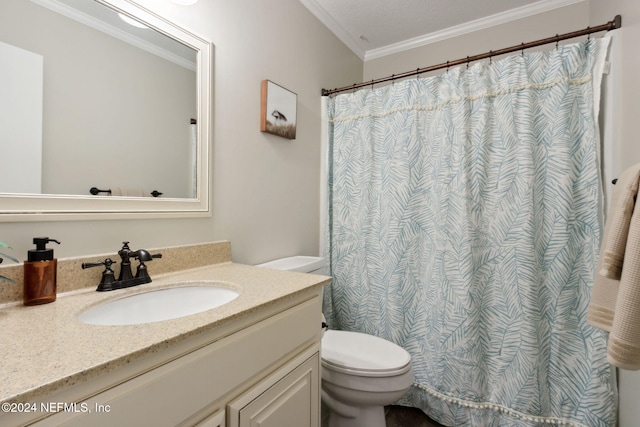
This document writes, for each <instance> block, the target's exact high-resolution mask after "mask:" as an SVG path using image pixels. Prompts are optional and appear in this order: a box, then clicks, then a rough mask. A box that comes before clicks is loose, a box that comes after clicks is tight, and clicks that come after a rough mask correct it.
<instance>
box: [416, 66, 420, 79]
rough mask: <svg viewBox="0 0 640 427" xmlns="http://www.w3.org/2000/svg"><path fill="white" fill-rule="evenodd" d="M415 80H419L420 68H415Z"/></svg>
mask: <svg viewBox="0 0 640 427" xmlns="http://www.w3.org/2000/svg"><path fill="white" fill-rule="evenodd" d="M416 75H417V76H416V80H418V79H419V78H420V68H416Z"/></svg>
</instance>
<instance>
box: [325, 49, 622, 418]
mask: <svg viewBox="0 0 640 427" xmlns="http://www.w3.org/2000/svg"><path fill="white" fill-rule="evenodd" d="M595 50H596V42H595V40H588V41H585V42H581V43H577V44H572V45H567V46H560V47H556V48H555V49H552V50H550V51H546V52H534V53H524V54H517V55H513V56H509V57H507V58H505V59H502V60H499V61H493V62H491V63H477V64H474V65H473V66H470V67H464V66H463V67H459V68H455V69H450V70H448V71H447V72H445V73H442V74H441V75H438V76H433V77H427V78H418V79H411V80H405V81H402V82H397V83H395V84H393V85H389V86H385V87H379V88H375V89H367V90H361V91H357V92H355V93H349V94H343V95H338V96H335V97H333V98H325V101H324V102H325V103H326V105H325V108H326V114H327V120H328V127H327V133H328V135H327V137H328V150H327V156H328V158H327V165H328V166H327V184H328V185H327V187H326V195H327V199H328V203H327V205H326V206H327V212H326V227H325V230H324V231H325V239H326V252H327V253H326V256H327V258H328V259H329V260H330V263H329V264H330V265H329V268H330V274H331V275H332V276H333V283H332V285H331V286H330V287H327V288H326V289H325V293H324V313H325V315H326V317H327V319H328V322H329V325H330V327H332V328H334V329H344V330H353V331H360V332H365V333H369V334H373V335H377V336H381V337H383V338H386V339H388V340H390V341H392V342H395V343H397V344H399V345H401V346H402V347H403V348H405V349H406V350H407V351H409V352H410V354H411V356H412V363H413V369H414V384H413V386H412V388H411V390H410V391H409V393H408V394H407V395H406V396H405V397H404V398H403V399H402V400H401V401H400V402H399V403H400V404H403V405H407V406H414V407H418V408H421V409H422V410H423V411H424V412H426V413H427V414H428V415H429V416H431V417H432V418H433V419H435V420H437V421H439V422H440V423H442V424H444V425H448V426H472V427H479V426H547V425H548V426H557V425H563V426H613V425H615V421H616V396H615V390H614V385H613V382H612V376H611V367H610V365H609V364H608V363H607V362H606V351H605V349H606V336H605V335H604V333H603V332H602V331H599V330H597V329H595V328H593V327H590V326H589V325H588V324H587V322H586V309H587V305H588V302H589V297H590V290H591V285H592V283H593V277H594V268H595V265H596V261H597V254H598V247H599V238H600V224H599V221H600V218H599V208H598V206H599V204H600V200H601V199H600V196H601V195H600V181H599V166H598V141H597V136H596V124H595V121H594V105H593V88H592V84H593V80H594V79H593V78H592V73H591V71H592V65H593V61H594V53H595Z"/></svg>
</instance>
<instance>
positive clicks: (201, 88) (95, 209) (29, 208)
mask: <svg viewBox="0 0 640 427" xmlns="http://www.w3.org/2000/svg"><path fill="white" fill-rule="evenodd" d="M96 1H97V2H99V3H102V4H104V5H106V6H108V7H110V8H112V9H115V10H117V11H119V12H121V13H123V14H125V15H129V16H131V17H135V18H136V19H137V20H139V21H142V22H144V23H145V24H146V25H148V26H149V27H152V28H153V29H155V30H157V31H159V32H161V33H164V34H166V35H167V36H169V37H171V38H174V39H176V40H178V41H179V42H181V43H183V44H185V45H187V46H190V47H192V48H193V49H195V50H196V51H197V52H198V56H197V57H198V60H197V73H196V74H197V103H198V109H197V123H198V127H197V143H198V146H197V147H198V149H197V150H198V151H197V152H198V161H197V190H196V197H195V198H193V199H177V198H176V199H174V198H155V197H110V196H89V195H87V196H77V195H52V194H43V195H39V194H18V193H15V194H14V193H11V194H9V193H3V194H0V222H26V221H65V220H96V219H135V218H157V217H163V218H182V217H203V216H210V215H211V206H210V201H209V147H210V143H211V88H212V78H213V73H212V62H213V45H212V44H211V43H210V42H208V41H206V40H204V39H202V38H200V37H198V36H196V35H194V34H192V33H190V32H189V31H186V30H185V29H183V28H180V27H178V26H177V25H175V24H173V23H171V22H169V21H167V20H166V19H164V18H162V17H160V16H158V15H156V14H154V13H153V12H150V11H148V10H146V9H144V8H142V7H140V6H139V5H137V4H134V3H132V2H131V1H130V0H96ZM105 167H106V166H105Z"/></svg>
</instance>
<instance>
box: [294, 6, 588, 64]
mask: <svg viewBox="0 0 640 427" xmlns="http://www.w3.org/2000/svg"><path fill="white" fill-rule="evenodd" d="M582 1H585V0H300V2H301V3H302V4H304V5H305V6H306V7H307V8H308V9H309V10H310V11H311V13H313V14H314V15H315V16H316V17H317V18H318V19H319V20H320V21H321V22H322V23H323V24H324V25H326V26H327V27H328V28H329V29H330V30H331V31H332V32H333V33H334V34H335V35H336V36H337V37H338V38H339V39H340V40H342V42H343V43H344V44H345V45H347V46H348V47H349V48H350V49H351V50H352V51H353V52H354V53H355V54H356V55H358V56H359V57H360V58H362V59H363V60H365V61H366V60H369V59H375V58H379V57H382V56H385V55H389V54H391V53H396V52H400V51H403V50H407V49H411V48H414V47H418V46H422V45H425V44H428V43H432V42H435V41H438V40H443V39H445V38H448V37H454V36H456V35H460V34H464V33H468V32H471V31H477V30H479V29H482V28H487V27H490V26H493V25H497V24H500V23H503V22H508V21H512V20H514V19H519V18H524V17H526V16H530V15H534V14H537V13H540V12H545V11H549V10H553V9H556V8H559V7H563V6H567V5H569V4H573V3H578V2H582Z"/></svg>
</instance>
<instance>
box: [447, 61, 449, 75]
mask: <svg viewBox="0 0 640 427" xmlns="http://www.w3.org/2000/svg"><path fill="white" fill-rule="evenodd" d="M448 72H449V61H447V73H448Z"/></svg>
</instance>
